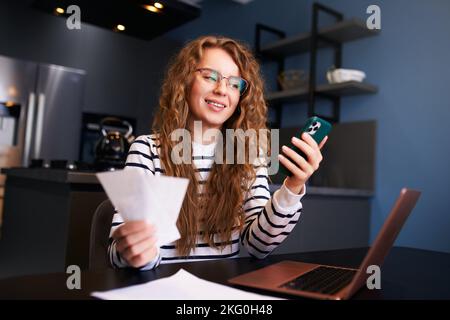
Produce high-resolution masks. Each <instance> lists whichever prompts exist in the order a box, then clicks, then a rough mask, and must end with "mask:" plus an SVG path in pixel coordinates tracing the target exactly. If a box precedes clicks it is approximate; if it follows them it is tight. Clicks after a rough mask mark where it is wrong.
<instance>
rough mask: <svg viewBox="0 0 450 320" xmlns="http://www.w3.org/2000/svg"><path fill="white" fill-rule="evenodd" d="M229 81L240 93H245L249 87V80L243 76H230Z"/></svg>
mask: <svg viewBox="0 0 450 320" xmlns="http://www.w3.org/2000/svg"><path fill="white" fill-rule="evenodd" d="M229 82H230V86H231V87H232V88H233V89H236V90H239V94H243V93H244V92H245V89H247V82H246V81H245V80H244V79H242V78H239V77H230V79H229Z"/></svg>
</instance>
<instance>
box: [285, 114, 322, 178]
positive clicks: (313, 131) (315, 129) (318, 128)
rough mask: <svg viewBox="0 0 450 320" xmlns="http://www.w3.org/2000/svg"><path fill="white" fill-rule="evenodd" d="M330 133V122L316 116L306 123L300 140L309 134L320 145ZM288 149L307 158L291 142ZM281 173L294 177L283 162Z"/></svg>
mask: <svg viewBox="0 0 450 320" xmlns="http://www.w3.org/2000/svg"><path fill="white" fill-rule="evenodd" d="M330 131H331V124H330V123H329V122H328V121H325V120H323V119H321V118H319V117H316V116H314V117H311V118H309V119H308V120H307V121H306V123H305V125H304V126H303V129H302V130H301V132H300V135H299V136H298V138H299V139H301V135H302V133H303V132H307V133H309V135H310V136H311V137H312V138H313V139H314V140H315V141H316V142H317V144H320V143H321V142H322V140H323V139H324V138H325V137H326V136H327V135H328V134H329V133H330ZM288 147H289V148H291V149H292V150H294V151H295V152H297V153H298V154H300V155H301V156H302V157H304V158H306V156H305V155H304V154H303V152H302V151H300V149H298V148H297V147H296V146H294V145H293V144H292V142H291V141H289V145H288ZM280 154H282V155H284V156H286V155H285V154H284V153H282V152H281V151H280ZM286 157H287V156H286ZM287 158H288V159H289V157H287ZM289 160H290V159H289ZM291 161H292V160H291ZM292 162H294V161H292ZM294 164H295V162H294ZM280 172H282V173H284V174H285V175H288V176H291V175H292V173H291V172H290V171H289V170H288V169H286V168H285V167H284V166H283V165H282V164H281V162H280Z"/></svg>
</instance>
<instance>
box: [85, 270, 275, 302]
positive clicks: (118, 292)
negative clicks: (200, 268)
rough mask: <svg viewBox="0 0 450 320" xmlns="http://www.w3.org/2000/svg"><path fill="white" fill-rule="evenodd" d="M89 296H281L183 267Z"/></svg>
mask: <svg viewBox="0 0 450 320" xmlns="http://www.w3.org/2000/svg"><path fill="white" fill-rule="evenodd" d="M91 296H94V297H96V298H99V299H104V300H283V299H281V298H276V297H271V296H264V295H260V294H256V293H252V292H247V291H243V290H239V289H235V288H231V287H228V286H225V285H221V284H217V283H214V282H210V281H207V280H203V279H200V278H198V277H196V276H194V275H192V274H190V273H189V272H187V271H186V270H184V269H180V270H179V271H178V272H177V273H176V274H174V275H173V276H170V277H167V278H163V279H158V280H154V281H150V282H147V283H145V284H140V285H135V286H130V287H125V288H121V289H114V290H110V291H103V292H92V293H91Z"/></svg>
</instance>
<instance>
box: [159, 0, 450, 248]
mask: <svg viewBox="0 0 450 320" xmlns="http://www.w3.org/2000/svg"><path fill="white" fill-rule="evenodd" d="M320 3H322V4H325V5H329V6H331V7H333V8H335V9H337V10H339V11H341V12H343V13H344V15H345V16H346V17H359V18H361V19H364V20H365V19H366V18H367V17H368V15H367V14H366V8H367V7H368V6H369V5H371V4H377V5H379V6H380V8H381V29H382V30H381V34H380V35H379V36H377V37H372V38H367V39H362V40H358V41H355V42H352V43H347V44H345V45H344V52H343V67H347V68H358V69H362V70H364V71H365V72H366V73H367V75H368V77H367V81H368V82H370V83H373V84H376V85H378V86H379V93H378V94H376V95H373V96H362V97H352V98H344V99H343V101H342V113H341V117H342V121H343V122H347V121H357V120H368V119H375V120H377V123H378V133H377V146H376V149H377V156H376V157H377V159H376V164H377V167H376V190H375V194H376V195H375V197H374V199H373V204H372V220H371V239H372V240H373V239H374V237H375V236H376V234H377V232H378V230H379V228H380V227H381V225H382V223H383V221H384V219H385V218H386V217H387V215H388V213H389V211H390V209H391V207H392V205H393V203H394V201H395V199H396V197H397V196H398V193H399V190H400V189H401V188H402V187H403V186H409V187H413V188H417V189H420V190H422V191H423V194H422V197H421V199H420V201H419V203H418V205H417V207H416V209H415V210H414V212H413V214H412V215H411V217H410V218H409V220H408V221H407V223H406V225H405V227H404V229H403V230H402V232H401V234H400V236H399V239H398V240H397V242H396V245H400V246H409V247H416V248H423V249H430V250H438V251H446V252H450V235H449V231H450V196H449V195H448V190H449V187H450V183H449V182H450V170H449V168H448V166H449V163H450V152H449V142H448V141H449V139H448V137H449V136H450V125H449V121H450V61H449V59H450V36H449V34H448V32H449V30H450V1H446V0H431V1H425V0H413V1H411V0H390V1H387V0H386V1H375V2H374V1H365V0H361V1H356V0H341V1H336V0H334V1H332V0H322V1H320ZM201 4H202V8H203V13H202V17H201V18H200V19H198V20H196V21H193V22H191V23H189V24H187V25H185V26H183V27H181V28H178V29H176V30H174V31H173V32H171V33H169V34H168V35H167V36H168V37H170V38H173V39H176V40H178V41H181V42H185V41H187V40H190V39H193V38H195V37H197V36H199V35H203V34H211V33H212V34H223V35H227V36H230V37H234V38H237V39H241V40H244V41H247V42H248V43H249V44H250V45H252V46H253V44H254V26H255V23H257V22H260V23H265V24H268V25H271V26H273V27H276V28H279V29H282V30H284V31H286V32H287V35H293V34H296V33H299V32H303V31H309V27H310V21H311V20H310V14H311V4H312V1H310V0H304V1H294V0H292V1H288V0H282V1H272V0H255V1H254V2H251V3H250V4H248V5H245V6H242V5H238V4H235V3H234V2H231V1H225V0H205V1H203V2H202V3H201ZM273 4H276V6H274V5H273ZM322 55H323V56H324V57H325V56H326V55H327V53H326V52H325V53H323V54H322ZM305 56H306V57H298V58H292V59H291V60H290V61H288V66H293V65H296V64H297V66H300V67H305V66H307V64H305V62H307V55H305ZM321 58H322V56H321ZM325 59H326V57H325ZM270 68H271V67H270V66H269V67H268V69H269V70H267V69H264V71H265V77H266V79H267V80H268V81H267V84H268V87H269V88H270V87H272V86H273V85H274V83H273V82H271V81H269V79H271V78H273V74H274V73H273V72H274V71H273V69H270ZM305 110H306V109H305V108H299V106H288V107H286V108H284V111H283V121H284V125H285V126H291V125H292V126H294V125H298V124H299V123H301V122H300V121H295V122H292V121H291V120H290V119H302V117H304V116H305V112H306V111H305ZM337 214H338V213H337Z"/></svg>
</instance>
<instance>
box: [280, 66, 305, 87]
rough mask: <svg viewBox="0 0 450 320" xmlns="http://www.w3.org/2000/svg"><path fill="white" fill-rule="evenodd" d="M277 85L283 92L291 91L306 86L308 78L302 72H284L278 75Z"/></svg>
mask: <svg viewBox="0 0 450 320" xmlns="http://www.w3.org/2000/svg"><path fill="white" fill-rule="evenodd" d="M278 83H279V84H280V86H281V88H282V89H283V90H292V89H298V88H302V87H306V86H307V85H308V76H307V75H306V73H305V72H304V71H303V70H294V69H293V70H286V71H283V72H281V73H280V74H279V75H278Z"/></svg>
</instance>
